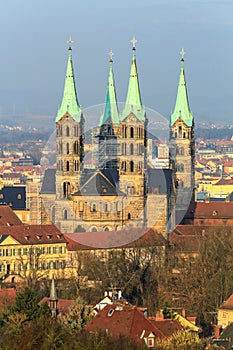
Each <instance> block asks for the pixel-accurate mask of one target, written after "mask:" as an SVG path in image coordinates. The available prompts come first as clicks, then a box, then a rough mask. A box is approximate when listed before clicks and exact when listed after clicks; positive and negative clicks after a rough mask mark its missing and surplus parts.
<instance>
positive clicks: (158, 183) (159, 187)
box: [147, 168, 173, 194]
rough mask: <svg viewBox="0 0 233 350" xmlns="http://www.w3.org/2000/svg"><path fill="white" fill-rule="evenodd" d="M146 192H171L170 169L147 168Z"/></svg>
mask: <svg viewBox="0 0 233 350" xmlns="http://www.w3.org/2000/svg"><path fill="white" fill-rule="evenodd" d="M147 173H148V192H149V193H158V194H167V193H171V192H172V186H173V177H172V170H171V169H153V168H148V169H147Z"/></svg>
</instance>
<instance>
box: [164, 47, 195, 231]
mask: <svg viewBox="0 0 233 350" xmlns="http://www.w3.org/2000/svg"><path fill="white" fill-rule="evenodd" d="M184 54H185V52H184V50H183V49H182V51H181V55H182V59H181V70H180V78H179V85H178V91H177V97H176V103H175V108H174V111H173V113H172V114H171V118H170V161H171V167H172V168H173V169H174V172H175V181H176V188H177V190H176V223H177V224H178V223H179V222H180V221H181V219H182V217H183V215H184V214H185V212H186V210H187V208H188V206H189V203H190V201H192V200H193V199H194V198H193V197H194V186H195V179H194V167H195V141H194V118H193V115H192V112H191V110H190V108H189V102H188V94H187V88H186V80H185V73H184Z"/></svg>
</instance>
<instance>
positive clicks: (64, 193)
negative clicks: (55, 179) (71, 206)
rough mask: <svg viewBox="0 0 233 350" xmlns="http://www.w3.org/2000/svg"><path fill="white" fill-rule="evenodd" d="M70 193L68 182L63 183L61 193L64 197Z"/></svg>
mask: <svg viewBox="0 0 233 350" xmlns="http://www.w3.org/2000/svg"><path fill="white" fill-rule="evenodd" d="M70 194H71V187H70V182H64V183H63V195H64V197H65V198H68V197H69V196H70Z"/></svg>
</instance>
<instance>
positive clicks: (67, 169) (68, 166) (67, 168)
mask: <svg viewBox="0 0 233 350" xmlns="http://www.w3.org/2000/svg"><path fill="white" fill-rule="evenodd" d="M66 171H70V162H69V161H68V160H67V162H66Z"/></svg>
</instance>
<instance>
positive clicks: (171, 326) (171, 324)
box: [148, 317, 182, 338]
mask: <svg viewBox="0 0 233 350" xmlns="http://www.w3.org/2000/svg"><path fill="white" fill-rule="evenodd" d="M148 318H149V320H150V322H151V323H152V324H154V325H155V326H156V328H158V329H159V330H160V332H162V333H163V335H164V336H165V337H166V338H167V337H170V336H171V335H172V334H174V333H177V332H178V331H180V330H182V327H181V325H180V323H179V322H178V321H177V320H171V319H164V320H156V318H155V317H148Z"/></svg>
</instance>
